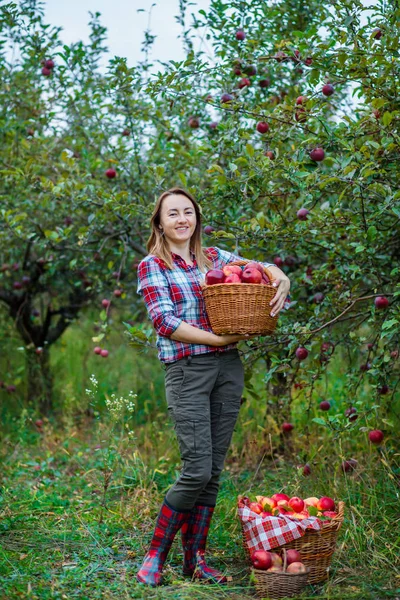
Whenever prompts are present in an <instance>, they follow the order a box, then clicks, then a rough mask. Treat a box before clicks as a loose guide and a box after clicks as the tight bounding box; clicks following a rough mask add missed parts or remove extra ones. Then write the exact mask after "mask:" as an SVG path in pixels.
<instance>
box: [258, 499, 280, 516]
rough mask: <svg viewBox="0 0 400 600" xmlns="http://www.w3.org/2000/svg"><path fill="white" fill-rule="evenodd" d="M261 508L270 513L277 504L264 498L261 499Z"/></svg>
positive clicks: (273, 500)
mask: <svg viewBox="0 0 400 600" xmlns="http://www.w3.org/2000/svg"><path fill="white" fill-rule="evenodd" d="M261 506H262V507H263V510H266V511H267V512H271V511H272V510H273V509H274V508H276V506H277V502H276V500H275V499H274V498H268V497H264V498H263V499H262V502H261Z"/></svg>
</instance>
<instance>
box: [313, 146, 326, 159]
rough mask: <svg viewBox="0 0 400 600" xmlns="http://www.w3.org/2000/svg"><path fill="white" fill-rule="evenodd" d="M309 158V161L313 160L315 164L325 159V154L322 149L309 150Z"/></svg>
mask: <svg viewBox="0 0 400 600" xmlns="http://www.w3.org/2000/svg"><path fill="white" fill-rule="evenodd" d="M310 158H311V160H314V161H315V162H321V160H324V158H325V152H324V149H323V148H314V150H311V152H310Z"/></svg>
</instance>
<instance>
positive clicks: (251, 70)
mask: <svg viewBox="0 0 400 600" xmlns="http://www.w3.org/2000/svg"><path fill="white" fill-rule="evenodd" d="M243 71H244V72H245V73H246V75H250V77H253V76H254V75H257V67H256V66H255V65H245V66H244V67H243Z"/></svg>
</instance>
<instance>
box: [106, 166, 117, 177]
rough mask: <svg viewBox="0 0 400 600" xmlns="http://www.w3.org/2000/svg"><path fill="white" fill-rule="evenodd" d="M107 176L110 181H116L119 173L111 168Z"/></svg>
mask: <svg viewBox="0 0 400 600" xmlns="http://www.w3.org/2000/svg"><path fill="white" fill-rule="evenodd" d="M105 176H106V177H108V179H114V177H116V176H117V171H116V170H115V169H113V168H112V167H111V168H110V169H107V171H106V172H105Z"/></svg>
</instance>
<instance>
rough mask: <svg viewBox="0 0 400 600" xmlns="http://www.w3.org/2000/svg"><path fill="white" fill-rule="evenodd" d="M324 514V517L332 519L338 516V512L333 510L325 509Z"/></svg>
mask: <svg viewBox="0 0 400 600" xmlns="http://www.w3.org/2000/svg"><path fill="white" fill-rule="evenodd" d="M322 514H323V515H324V517H329V518H330V519H336V517H337V516H338V514H337V512H334V511H333V510H324V512H323V513H322Z"/></svg>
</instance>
